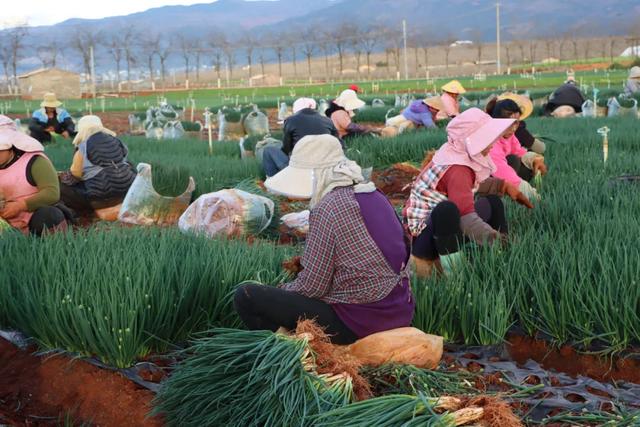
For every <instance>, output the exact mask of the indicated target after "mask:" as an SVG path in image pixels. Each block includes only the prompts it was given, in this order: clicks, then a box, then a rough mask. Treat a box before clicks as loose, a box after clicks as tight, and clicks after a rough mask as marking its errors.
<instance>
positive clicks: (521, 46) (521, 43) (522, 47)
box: [513, 39, 527, 64]
mask: <svg viewBox="0 0 640 427" xmlns="http://www.w3.org/2000/svg"><path fill="white" fill-rule="evenodd" d="M513 44H514V45H516V47H517V48H518V50H519V51H520V63H521V64H525V63H526V62H527V54H526V50H527V41H526V40H522V39H520V40H515V41H514V42H513Z"/></svg>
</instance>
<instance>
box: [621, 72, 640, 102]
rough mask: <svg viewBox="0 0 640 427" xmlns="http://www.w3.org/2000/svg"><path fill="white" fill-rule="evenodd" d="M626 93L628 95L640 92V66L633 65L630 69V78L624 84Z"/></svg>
mask: <svg viewBox="0 0 640 427" xmlns="http://www.w3.org/2000/svg"><path fill="white" fill-rule="evenodd" d="M624 93H626V94H627V95H633V94H636V93H640V67H638V66H635V67H631V69H630V70H629V78H628V79H627V82H626V83H625V85H624Z"/></svg>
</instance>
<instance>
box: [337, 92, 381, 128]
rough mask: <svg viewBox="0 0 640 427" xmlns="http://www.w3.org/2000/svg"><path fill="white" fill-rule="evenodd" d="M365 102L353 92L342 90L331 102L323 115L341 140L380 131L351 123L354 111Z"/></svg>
mask: <svg viewBox="0 0 640 427" xmlns="http://www.w3.org/2000/svg"><path fill="white" fill-rule="evenodd" d="M364 106H365V102H364V101H362V100H361V99H359V98H358V94H356V93H355V92H354V91H353V90H351V89H347V90H343V91H342V93H341V94H340V96H338V97H337V98H336V99H335V100H333V101H332V102H331V104H330V105H329V108H327V111H326V112H325V114H326V115H327V117H329V118H330V119H331V121H332V122H333V125H334V126H335V128H336V129H337V130H338V136H339V137H340V138H341V139H344V140H346V139H349V138H353V137H356V136H360V135H366V134H368V133H378V132H379V131H380V130H379V129H377V128H372V127H368V126H363V125H359V124H356V123H354V122H353V121H352V118H353V116H355V114H356V113H355V111H356V110H358V109H360V108H362V107H364Z"/></svg>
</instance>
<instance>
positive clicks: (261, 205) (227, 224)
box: [178, 189, 275, 237]
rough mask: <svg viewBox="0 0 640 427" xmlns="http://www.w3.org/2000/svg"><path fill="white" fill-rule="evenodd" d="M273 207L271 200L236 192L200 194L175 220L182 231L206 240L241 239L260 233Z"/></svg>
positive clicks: (264, 227)
mask: <svg viewBox="0 0 640 427" xmlns="http://www.w3.org/2000/svg"><path fill="white" fill-rule="evenodd" d="M274 208H275V205H274V203H273V201H272V200H271V199H268V198H266V197H262V196H258V195H256V194H251V193H247V192H246V191H242V190H238V189H230V190H220V191H216V192H215V193H209V194H204V195H202V196H200V197H198V199H197V200H196V201H195V202H193V203H192V204H191V206H189V208H188V209H187V210H186V211H185V212H184V214H182V216H181V217H180V220H179V221H178V227H179V228H180V230H181V231H183V232H192V233H196V234H204V235H205V236H208V237H218V236H226V237H243V236H249V235H253V236H256V235H258V234H260V233H262V232H263V231H264V230H265V229H266V228H267V227H268V226H269V224H271V220H272V219H273V211H274Z"/></svg>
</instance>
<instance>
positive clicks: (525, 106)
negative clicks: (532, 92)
mask: <svg viewBox="0 0 640 427" xmlns="http://www.w3.org/2000/svg"><path fill="white" fill-rule="evenodd" d="M503 99H510V100H512V101H513V102H515V103H516V104H518V107H520V110H522V113H520V120H526V119H527V118H528V117H530V116H531V113H533V102H532V101H531V100H530V99H529V98H528V97H526V96H524V95H518V94H516V93H507V94H502V95H500V96H499V97H498V101H502V100H503Z"/></svg>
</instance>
